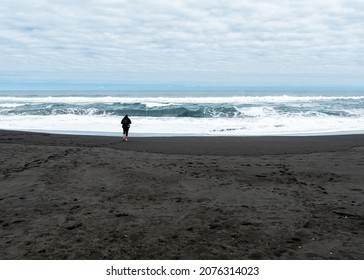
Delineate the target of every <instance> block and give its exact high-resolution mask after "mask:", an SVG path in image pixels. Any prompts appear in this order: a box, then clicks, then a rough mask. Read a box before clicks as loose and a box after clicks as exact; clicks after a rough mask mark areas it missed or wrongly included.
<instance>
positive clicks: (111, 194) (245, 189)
mask: <svg viewBox="0 0 364 280" xmlns="http://www.w3.org/2000/svg"><path fill="white" fill-rule="evenodd" d="M0 155H1V157H0V171H1V172H0V258H1V259H350V260H351V259H364V250H363V248H364V234H363V233H364V207H363V206H364V205H363V202H364V172H363V170H364V135H347V136H320V137H319V136H316V137H165V138H163V137H160V138H133V137H132V135H131V138H130V141H129V142H127V143H122V142H121V138H117V137H96V136H75V135H51V134H39V133H27V132H14V131H1V130H0Z"/></svg>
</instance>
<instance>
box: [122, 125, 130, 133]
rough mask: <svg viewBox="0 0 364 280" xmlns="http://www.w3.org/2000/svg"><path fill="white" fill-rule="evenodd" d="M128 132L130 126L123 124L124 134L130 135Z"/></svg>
mask: <svg viewBox="0 0 364 280" xmlns="http://www.w3.org/2000/svg"><path fill="white" fill-rule="evenodd" d="M128 133H129V126H128V125H123V134H125V136H128Z"/></svg>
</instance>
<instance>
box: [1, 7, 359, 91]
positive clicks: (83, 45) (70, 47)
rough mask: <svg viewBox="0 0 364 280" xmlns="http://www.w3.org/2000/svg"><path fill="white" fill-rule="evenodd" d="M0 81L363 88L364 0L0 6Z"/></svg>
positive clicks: (16, 83)
mask: <svg viewBox="0 0 364 280" xmlns="http://www.w3.org/2000/svg"><path fill="white" fill-rule="evenodd" d="M0 83H1V84H0V89H1V88H11V87H15V88H16V87H22V86H23V87H26V86H29V87H31V86H44V85H58V86H62V85H67V84H91V85H96V84H97V85H105V86H107V85H110V84H116V85H126V84H165V85H193V86H201V85H205V86H206V85H207V86H217V85H220V86H221V85H226V86H302V85H303V86H311V85H313V86H317V85H318V86H320V85H325V86H362V87H364V1H362V0H357V1H355V0H296V1H294V0H279V1H273V0H230V1H228V0H225V1H218V0H216V1H212V0H211V1H204V0H200V1H196V0H173V1H172V0H170V1H167V0H145V1H139V0H79V1H73V0H72V1H71V0H1V4H0Z"/></svg>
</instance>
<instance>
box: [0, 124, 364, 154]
mask: <svg viewBox="0 0 364 280" xmlns="http://www.w3.org/2000/svg"><path fill="white" fill-rule="evenodd" d="M121 140H122V137H121V136H120V137H116V136H94V135H73V134H72V135H71V134H51V133H38V132H24V131H11V130H0V143H18V144H24V145H48V146H73V147H94V148H96V147H100V148H101V147H103V148H112V149H116V150H125V151H136V152H148V153H162V154H190V155H229V156H233V155H274V154H302V153H315V152H329V151H344V150H349V149H351V148H354V147H361V146H364V134H351V135H321V136H173V137H133V136H132V135H131V136H130V137H129V142H127V143H122V142H121Z"/></svg>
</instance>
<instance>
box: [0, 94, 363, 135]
mask: <svg viewBox="0 0 364 280" xmlns="http://www.w3.org/2000/svg"><path fill="white" fill-rule="evenodd" d="M125 114H128V115H130V116H131V118H132V119H134V121H137V122H136V123H135V124H136V126H135V129H134V131H135V133H137V134H138V133H139V134H140V133H141V134H153V135H155V134H157V135H158V134H161V135H165V134H168V135H242V136H243V135H306V134H342V133H350V132H352V133H358V132H361V131H363V130H364V129H363V124H364V92H363V91H3V92H0V116H1V121H0V128H3V129H21V130H42V131H62V132H66V133H67V131H69V132H71V131H73V132H76V133H77V132H79V133H80V134H95V133H97V134H105V135H109V134H113V133H118V131H119V127H117V126H116V124H117V125H118V124H119V123H118V120H119V118H121V117H122V116H124V115H125ZM151 126H152V127H153V128H154V129H151Z"/></svg>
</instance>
